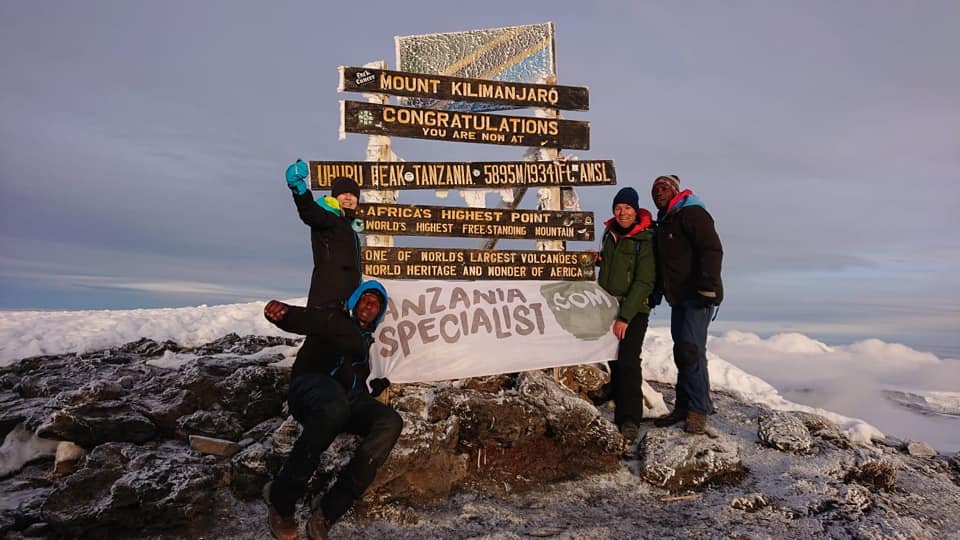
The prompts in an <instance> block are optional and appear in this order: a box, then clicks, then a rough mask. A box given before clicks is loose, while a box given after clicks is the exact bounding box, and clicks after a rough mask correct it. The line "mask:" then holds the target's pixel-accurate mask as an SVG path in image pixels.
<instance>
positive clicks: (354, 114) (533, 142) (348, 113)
mask: <svg viewBox="0 0 960 540" xmlns="http://www.w3.org/2000/svg"><path fill="white" fill-rule="evenodd" d="M340 113H341V114H340V126H341V138H342V137H343V133H344V132H350V133H366V134H368V135H386V136H398V137H412V138H415V139H433V140H442V141H455V142H469V143H486V144H504V145H512V146H532V147H549V148H567V149H574V150H589V149H590V123H589V122H581V121H578V120H561V119H558V118H536V117H532V116H506V115H499V114H483V113H475V112H457V111H443V110H435V109H416V108H412V107H396V106H393V105H382V104H379V103H361V102H359V101H343V102H341V110H340Z"/></svg>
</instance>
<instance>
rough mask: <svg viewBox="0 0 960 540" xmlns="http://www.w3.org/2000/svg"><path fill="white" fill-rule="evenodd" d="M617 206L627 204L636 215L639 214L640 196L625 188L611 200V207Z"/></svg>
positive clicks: (635, 191)
mask: <svg viewBox="0 0 960 540" xmlns="http://www.w3.org/2000/svg"><path fill="white" fill-rule="evenodd" d="M618 204H629V205H630V206H632V207H633V209H634V210H635V211H636V212H637V213H640V196H639V195H637V190H635V189H633V188H632V187H625V188H623V189H621V190H620V191H618V192H617V196H616V197H614V198H613V206H617V205H618Z"/></svg>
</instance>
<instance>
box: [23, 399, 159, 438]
mask: <svg viewBox="0 0 960 540" xmlns="http://www.w3.org/2000/svg"><path fill="white" fill-rule="evenodd" d="M156 433H157V428H156V426H155V425H153V422H151V421H150V419H149V418H147V417H145V416H143V415H142V414H140V413H139V412H137V411H135V410H133V409H132V408H131V406H130V404H129V403H128V402H124V401H105V402H93V403H88V404H84V405H80V406H77V407H69V408H66V409H62V410H60V411H57V412H55V413H53V414H52V415H50V417H49V418H48V419H47V420H46V421H45V422H44V423H43V424H42V425H40V427H39V428H37V435H39V436H41V437H45V438H47V439H55V440H60V441H72V442H75V443H77V444H79V445H80V446H83V447H85V448H92V447H94V446H96V445H98V444H103V443H105V442H111V441H115V442H135V443H139V442H146V441H149V440H151V439H153V437H154V436H155V435H156Z"/></svg>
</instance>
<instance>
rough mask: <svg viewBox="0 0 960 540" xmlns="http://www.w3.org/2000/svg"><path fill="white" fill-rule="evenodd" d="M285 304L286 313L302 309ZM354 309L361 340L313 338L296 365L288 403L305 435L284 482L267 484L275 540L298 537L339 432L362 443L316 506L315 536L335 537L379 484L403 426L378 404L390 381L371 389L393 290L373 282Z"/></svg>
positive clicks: (352, 302)
mask: <svg viewBox="0 0 960 540" xmlns="http://www.w3.org/2000/svg"><path fill="white" fill-rule="evenodd" d="M278 304H279V306H278V309H282V308H287V309H294V308H295V307H294V306H287V305H286V304H282V303H279V302H278ZM347 306H348V308H349V310H350V313H351V316H352V320H353V321H354V323H355V324H356V326H357V328H358V329H359V332H358V335H359V336H360V339H361V341H360V342H359V343H353V344H347V345H346V346H344V345H343V344H334V343H331V342H330V339H329V338H328V337H325V336H319V335H308V336H307V337H306V339H305V340H304V342H303V346H302V347H301V348H300V351H299V352H298V353H297V359H296V361H294V363H293V370H292V372H291V375H290V389H289V393H288V397H287V402H288V405H289V407H290V414H292V415H293V417H294V418H295V419H296V420H297V422H299V423H300V424H301V426H303V431H302V432H301V434H300V437H298V438H297V440H296V442H295V443H294V445H293V449H292V450H291V451H290V455H289V456H288V457H287V461H286V462H285V463H284V465H283V468H282V469H281V470H280V472H279V473H278V474H277V476H276V478H275V479H274V480H273V482H269V483H267V485H266V486H264V493H263V495H264V499H265V500H266V502H267V506H268V509H269V516H268V519H269V524H270V531H271V532H272V533H273V536H274V537H275V538H279V539H290V540H293V539H295V538H296V537H297V522H296V519H295V511H296V505H297V501H299V500H300V499H301V498H302V497H303V495H304V493H305V492H306V488H307V482H308V481H309V480H310V477H311V476H313V473H314V471H316V469H317V467H318V466H319V464H320V456H321V455H322V454H323V452H324V451H325V450H326V449H327V447H329V446H330V444H331V443H332V442H333V440H334V439H335V438H336V437H337V435H339V434H340V433H354V434H357V435H359V436H360V437H361V441H360V445H359V446H358V447H357V450H356V453H355V454H354V456H353V458H352V459H351V460H350V463H348V464H347V466H346V467H345V468H344V469H343V470H341V471H340V473H339V474H338V475H337V480H336V482H335V483H334V485H333V486H332V487H331V488H330V489H329V490H328V491H327V492H326V493H324V494H323V496H322V497H317V498H315V499H314V501H313V502H312V504H311V512H312V513H311V516H310V521H309V523H308V524H307V534H308V536H309V537H310V538H327V530H328V529H329V527H330V526H331V525H332V524H333V523H334V522H335V521H336V520H337V519H339V518H340V516H342V515H343V514H344V513H345V512H346V511H347V510H349V509H350V507H351V506H352V505H353V503H354V501H355V500H356V499H357V498H359V497H360V496H361V495H362V494H363V492H364V490H366V489H367V486H369V485H370V483H371V482H373V479H374V477H375V476H376V474H377V469H379V468H380V466H381V465H383V463H384V461H386V459H387V456H388V455H389V454H390V451H391V450H392V449H393V446H394V445H395V444H396V442H397V439H398V438H399V437H400V431H401V430H402V429H403V420H402V419H401V417H400V415H399V414H397V412H396V411H394V410H393V409H392V408H390V407H388V406H387V405H384V404H382V403H380V402H379V401H377V400H376V399H374V397H375V396H376V395H378V394H379V393H380V392H382V391H383V390H384V389H385V388H386V387H387V386H389V384H390V382H389V381H388V380H386V379H374V380H373V381H370V387H371V388H372V389H373V395H371V393H370V391H368V388H367V377H368V376H369V375H370V364H369V351H370V346H371V345H372V344H373V332H374V331H375V330H376V328H377V325H378V324H380V321H381V320H382V319H383V315H384V313H385V312H386V309H387V292H386V290H385V289H384V288H383V285H381V284H380V283H379V282H377V281H375V280H370V281H366V282H364V283H362V284H361V285H360V286H359V287H357V289H356V290H355V291H353V294H352V295H350V298H349V299H348V301H347ZM299 309H303V308H299ZM344 351H354V353H353V354H351V353H347V352H344Z"/></svg>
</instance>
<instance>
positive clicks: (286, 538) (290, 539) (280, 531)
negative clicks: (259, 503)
mask: <svg viewBox="0 0 960 540" xmlns="http://www.w3.org/2000/svg"><path fill="white" fill-rule="evenodd" d="M272 484H273V482H267V483H266V484H264V486H263V501H264V502H265V503H267V523H269V525H270V534H272V535H273V537H274V538H276V539H277V540H297V519H296V517H294V515H293V514H291V515H289V516H285V515H283V514H281V513H280V512H278V511H277V509H276V508H274V506H273V503H272V502H270V486H271V485H272ZM323 538H326V536H324V537H323Z"/></svg>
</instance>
